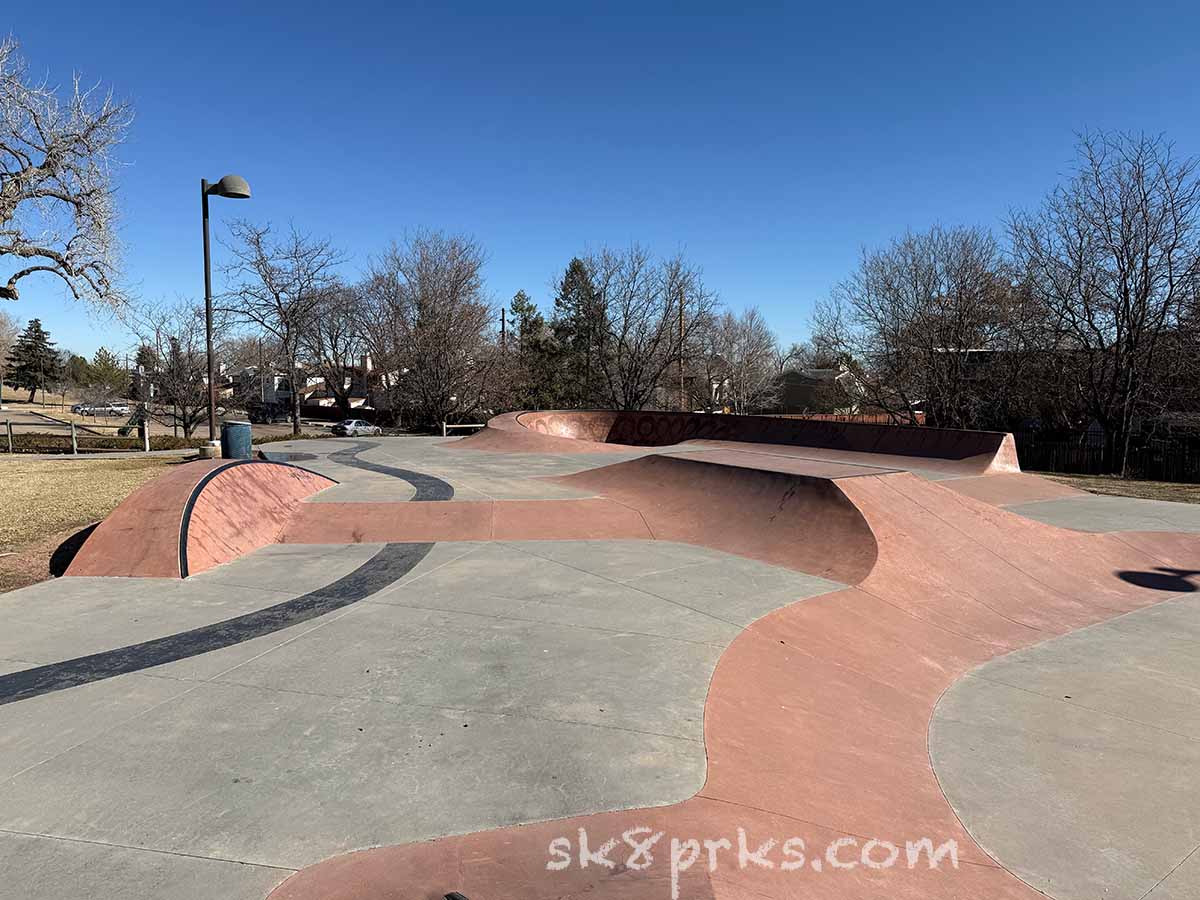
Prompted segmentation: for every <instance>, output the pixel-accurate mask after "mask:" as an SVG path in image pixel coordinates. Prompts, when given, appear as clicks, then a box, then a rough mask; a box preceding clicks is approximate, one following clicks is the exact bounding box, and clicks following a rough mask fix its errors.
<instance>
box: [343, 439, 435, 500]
mask: <svg viewBox="0 0 1200 900" xmlns="http://www.w3.org/2000/svg"><path fill="white" fill-rule="evenodd" d="M378 446H379V444H376V443H372V442H370V441H363V442H361V443H358V444H355V445H354V446H352V447H347V448H346V449H345V450H338V451H336V452H334V453H330V454H329V458H330V459H331V460H333V461H334V462H335V463H340V464H341V465H343V466H353V467H354V468H356V469H365V470H366V471H368V472H376V473H378V474H380V475H388V476H390V477H392V478H400V479H403V480H404V481H407V482H408V483H409V484H411V485H412V486H413V487H414V488H416V490H417V493H416V494H415V495H414V496H413V499H414V500H452V499H453V498H454V488H453V487H451V486H450V484H449V483H447V482H445V481H442V479H440V478H436V477H435V476H433V475H426V474H424V473H423V472H414V471H412V470H411V469H398V468H396V467H395V466H381V465H379V464H378V463H373V462H367V461H366V460H365V459H359V458H358V454H360V453H362V452H363V451H365V450H371V449H374V448H375V447H378Z"/></svg>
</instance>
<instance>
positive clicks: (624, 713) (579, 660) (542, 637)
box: [216, 604, 721, 776]
mask: <svg viewBox="0 0 1200 900" xmlns="http://www.w3.org/2000/svg"><path fill="white" fill-rule="evenodd" d="M720 653H721V648H719V647H716V646H713V645H709V644H700V643H687V642H681V641H676V640H672V639H670V638H665V637H658V636H650V635H643V634H630V633H622V632H617V631H611V632H602V631H597V630H594V629H582V628H574V627H571V626H568V625H554V624H550V623H546V622H535V621H529V620H524V619H519V620H514V619H508V618H501V617H498V616H480V615H473V614H470V613H460V612H441V611H432V610H424V609H414V608H411V607H404V606H395V605H389V604H371V605H369V606H367V605H364V606H360V607H359V608H357V609H356V610H355V611H354V612H352V613H350V614H349V615H347V616H345V617H344V618H342V619H341V620H340V621H339V622H338V623H337V625H336V627H331V628H325V629H321V630H319V631H316V632H314V633H312V634H311V635H308V636H306V637H304V638H303V639H301V640H297V641H294V642H292V643H291V644H289V645H287V646H284V647H280V648H279V649H277V650H275V651H273V652H271V653H270V654H266V655H263V656H261V657H259V658H258V659H256V660H253V661H251V662H248V663H246V664H244V665H241V666H239V667H237V668H236V669H234V670H233V671H231V672H228V673H226V674H225V675H222V676H219V677H218V678H217V679H216V681H218V682H221V683H234V684H242V685H253V686H257V687H264V688H269V689H274V690H297V691H308V692H312V693H320V694H328V695H330V696H338V697H369V698H371V699H378V700H386V701H388V702H391V703H395V704H399V705H403V706H405V707H409V706H424V707H429V708H433V709H452V710H462V711H468V712H474V713H480V714H487V715H505V716H518V717H523V718H527V719H530V720H533V721H537V722H562V723H576V724H579V723H582V724H588V725H595V726H597V727H601V728H614V729H622V730H626V731H633V732H641V733H645V734H655V735H665V736H668V737H674V738H680V739H684V740H688V741H693V742H695V743H697V744H700V743H701V742H702V741H703V737H704V734H703V710H704V698H705V696H707V693H708V680H709V675H710V674H711V672H712V670H713V668H715V666H716V662H717V658H718V657H719V656H720ZM313 659H321V660H322V661H323V662H322V665H321V666H320V667H314V666H313V665H312V660H313ZM626 694H627V696H626ZM597 739H598V740H600V739H601V738H599V737H598V738H597ZM681 762H682V763H683V768H684V769H689V770H692V771H693V773H694V774H697V775H699V776H702V774H703V762H702V760H699V759H693V760H690V761H681Z"/></svg>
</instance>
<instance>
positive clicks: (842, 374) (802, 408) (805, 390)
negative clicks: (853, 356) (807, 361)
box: [778, 366, 862, 415]
mask: <svg viewBox="0 0 1200 900" xmlns="http://www.w3.org/2000/svg"><path fill="white" fill-rule="evenodd" d="M861 401H862V390H861V387H860V386H859V382H858V379H857V378H855V376H854V373H852V372H851V371H850V370H849V369H847V368H846V367H845V366H838V367H837V368H830V369H788V370H787V371H785V372H784V373H783V374H781V375H780V376H779V409H778V412H780V413H784V414H791V415H797V414H801V413H835V414H838V415H855V414H857V413H859V412H860V411H861V410H860V408H859V407H860V405H861Z"/></svg>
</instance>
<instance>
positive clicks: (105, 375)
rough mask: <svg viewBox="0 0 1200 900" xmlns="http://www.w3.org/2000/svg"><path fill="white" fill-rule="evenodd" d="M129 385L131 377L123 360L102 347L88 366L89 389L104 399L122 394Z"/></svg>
mask: <svg viewBox="0 0 1200 900" xmlns="http://www.w3.org/2000/svg"><path fill="white" fill-rule="evenodd" d="M128 385H129V376H128V374H127V373H126V371H125V369H124V367H123V366H122V365H121V360H120V359H119V358H117V355H116V354H115V353H113V352H112V351H111V350H109V349H108V348H107V347H101V348H100V349H99V350H97V351H96V353H95V355H94V356H93V357H92V362H91V364H90V365H89V366H88V387H90V388H93V389H95V390H96V391H97V392H98V393H100V394H101V395H102V396H103V397H106V398H107V397H110V396H113V395H118V394H122V393H124V392H125V388H126V387H128Z"/></svg>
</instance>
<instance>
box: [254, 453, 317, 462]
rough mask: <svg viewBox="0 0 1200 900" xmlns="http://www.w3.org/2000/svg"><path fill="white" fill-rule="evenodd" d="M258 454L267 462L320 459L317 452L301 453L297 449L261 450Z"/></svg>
mask: <svg viewBox="0 0 1200 900" xmlns="http://www.w3.org/2000/svg"><path fill="white" fill-rule="evenodd" d="M258 455H259V456H261V457H262V458H263V459H265V460H266V461H267V462H285V463H286V462H304V461H305V460H309V459H320V458H321V457H319V456H317V454H315V453H300V452H298V451H295V450H259V451H258Z"/></svg>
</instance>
